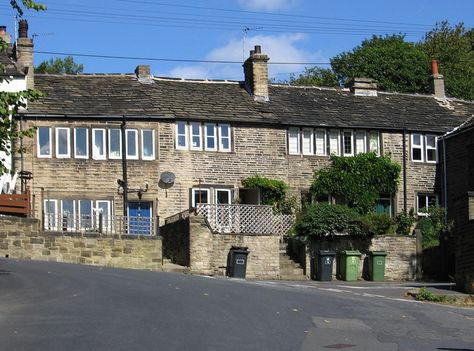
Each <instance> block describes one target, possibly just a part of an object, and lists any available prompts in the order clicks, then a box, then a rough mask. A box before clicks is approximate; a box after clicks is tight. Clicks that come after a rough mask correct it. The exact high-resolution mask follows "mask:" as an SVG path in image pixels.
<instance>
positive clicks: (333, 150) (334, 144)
mask: <svg viewBox="0 0 474 351" xmlns="http://www.w3.org/2000/svg"><path fill="white" fill-rule="evenodd" d="M339 138H340V136H339V131H338V130H331V131H329V154H330V155H336V156H339V155H340V154H341V152H340V143H339V140H340V139H339Z"/></svg>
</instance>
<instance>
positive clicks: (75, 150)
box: [74, 127, 89, 159]
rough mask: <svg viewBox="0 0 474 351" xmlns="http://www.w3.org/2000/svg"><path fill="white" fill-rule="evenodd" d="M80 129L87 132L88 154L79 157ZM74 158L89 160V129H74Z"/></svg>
mask: <svg viewBox="0 0 474 351" xmlns="http://www.w3.org/2000/svg"><path fill="white" fill-rule="evenodd" d="M78 129H85V130H86V154H85V155H77V154H76V152H77V130H78ZM74 158H82V159H88V158H89V128H85V127H79V128H74Z"/></svg>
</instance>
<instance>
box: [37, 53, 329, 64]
mask: <svg viewBox="0 0 474 351" xmlns="http://www.w3.org/2000/svg"><path fill="white" fill-rule="evenodd" d="M34 53H35V54H45V55H59V56H76V57H93V58H104V59H117V60H142V61H166V62H190V63H217V64H239V65H241V64H243V62H242V61H232V60H195V59H177V58H164V57H136V56H115V55H99V54H82V53H72V52H69V53H67V52H54V51H37V50H35V51H34ZM268 64H270V65H330V64H331V63H330V62H268Z"/></svg>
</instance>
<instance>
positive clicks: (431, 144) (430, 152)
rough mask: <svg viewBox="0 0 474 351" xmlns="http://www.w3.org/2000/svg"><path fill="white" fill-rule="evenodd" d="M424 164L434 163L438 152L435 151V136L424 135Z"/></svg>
mask: <svg viewBox="0 0 474 351" xmlns="http://www.w3.org/2000/svg"><path fill="white" fill-rule="evenodd" d="M425 140H426V162H433V163H436V161H437V156H438V151H437V150H436V136H434V135H426V136H425Z"/></svg>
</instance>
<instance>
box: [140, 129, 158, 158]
mask: <svg viewBox="0 0 474 351" xmlns="http://www.w3.org/2000/svg"><path fill="white" fill-rule="evenodd" d="M142 159H143V160H154V159H155V131H154V130H151V129H143V130H142Z"/></svg>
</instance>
